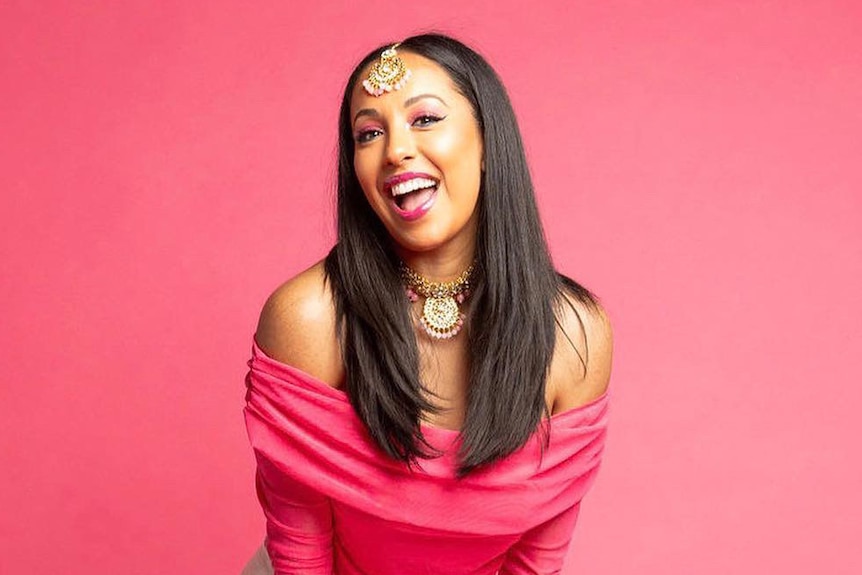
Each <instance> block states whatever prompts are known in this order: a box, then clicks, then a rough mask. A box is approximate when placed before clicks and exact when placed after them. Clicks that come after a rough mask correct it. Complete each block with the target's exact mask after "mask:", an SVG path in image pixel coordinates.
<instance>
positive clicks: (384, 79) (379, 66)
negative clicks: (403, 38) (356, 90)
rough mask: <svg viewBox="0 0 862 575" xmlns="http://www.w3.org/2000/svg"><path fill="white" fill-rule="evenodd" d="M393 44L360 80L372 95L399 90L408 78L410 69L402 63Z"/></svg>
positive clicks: (396, 45)
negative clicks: (366, 75)
mask: <svg viewBox="0 0 862 575" xmlns="http://www.w3.org/2000/svg"><path fill="white" fill-rule="evenodd" d="M397 47H398V44H393V45H392V47H391V48H387V49H386V50H384V51H383V53H382V54H380V61H379V62H375V63H374V65H373V66H371V70H370V71H369V72H368V78H366V79H365V80H363V81H362V87H363V88H365V91H366V92H368V93H369V94H371V95H372V96H380V95H382V94H385V93H386V92H391V91H392V90H400V89H401V87H402V86H404V84H405V82H407V80H409V79H410V70H408V69H407V66H405V65H404V60H402V59H401V58H399V57H398V53H397V52H396V51H395V48H397Z"/></svg>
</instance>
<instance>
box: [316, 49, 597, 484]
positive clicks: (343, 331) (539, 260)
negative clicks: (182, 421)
mask: <svg viewBox="0 0 862 575" xmlns="http://www.w3.org/2000/svg"><path fill="white" fill-rule="evenodd" d="M388 46H391V44H387V45H384V46H381V47H380V48H378V49H376V50H374V51H372V52H370V53H369V54H368V55H367V56H366V57H365V58H364V59H363V60H362V61H361V62H360V63H359V64H358V65H357V66H356V68H355V70H354V71H353V73H352V74H351V76H350V79H349V80H348V82H347V86H346V87H345V90H344V97H343V99H342V102H341V112H340V116H339V133H338V134H339V152H338V195H337V203H338V208H337V211H338V243H337V244H336V246H335V247H334V248H333V249H332V251H331V252H330V253H329V255H328V256H327V257H326V262H325V267H326V274H327V277H328V279H329V281H330V283H331V286H332V291H333V294H334V299H335V307H336V314H337V325H338V326H339V337H340V341H341V347H342V352H343V356H344V362H345V371H346V390H347V393H348V396H349V397H350V401H351V402H352V404H353V407H354V409H355V410H356V412H357V414H358V415H359V417H360V418H361V419H362V421H363V422H364V423H365V425H366V427H367V429H368V431H369V433H370V434H371V436H372V438H373V439H374V440H375V442H376V443H377V444H378V445H379V446H380V447H381V448H382V449H383V450H384V451H385V452H386V453H388V454H389V455H390V456H391V457H393V458H395V459H397V460H401V461H405V462H407V463H408V464H410V463H413V462H415V461H416V460H417V458H427V457H433V456H434V455H435V452H434V451H433V449H432V448H431V446H430V445H429V444H428V443H426V442H425V441H424V438H423V436H422V433H421V428H420V415H421V414H422V413H423V412H435V411H436V410H435V407H434V405H432V404H431V403H430V402H429V401H428V400H426V399H425V397H423V393H422V392H423V388H422V384H421V383H420V381H419V351H418V347H417V344H416V339H415V337H416V336H415V333H414V327H413V323H412V320H411V317H410V311H409V306H408V302H407V300H406V298H405V297H404V288H403V286H402V283H401V279H400V276H399V273H398V261H397V258H396V256H395V253H394V251H393V249H392V247H391V246H392V241H393V240H392V239H391V238H390V236H389V234H388V233H387V231H386V229H385V228H384V226H383V224H382V223H381V221H380V220H379V219H378V218H377V216H376V214H375V213H374V212H373V210H372V209H371V207H370V205H369V204H368V202H367V200H366V199H365V195H364V194H363V192H362V188H361V187H360V185H359V181H358V179H357V177H356V173H355V171H354V168H353V153H354V141H353V133H352V128H351V120H350V101H351V95H352V93H353V89H354V86H355V85H356V82H357V81H358V80H359V74H360V72H361V71H362V70H363V69H364V68H365V67H366V66H367V65H368V64H369V63H370V62H371V61H373V60H374V59H376V58H377V57H379V55H380V52H381V51H382V50H383V49H385V48H386V47H388ZM399 50H400V51H403V52H412V53H414V54H417V55H420V56H423V57H425V58H428V59H430V60H432V61H434V62H436V63H437V64H438V65H439V66H441V67H442V68H443V69H444V70H445V71H446V72H447V73H448V74H449V76H450V78H451V79H452V81H453V83H454V85H455V86H456V88H457V90H458V91H459V92H460V93H461V94H462V95H463V96H464V97H465V98H467V100H469V102H470V104H471V105H472V107H473V112H474V115H475V117H476V119H477V121H478V123H479V127H480V130H481V134H482V138H483V143H484V148H483V149H484V162H485V172H484V175H483V179H482V184H481V189H480V193H479V204H478V207H477V209H478V210H479V224H478V236H477V242H476V254H475V257H476V267H475V270H474V276H473V277H474V279H473V281H471V284H472V285H473V286H475V287H474V291H473V294H472V295H471V306H470V311H469V314H470V315H469V318H468V321H467V325H468V326H469V329H468V330H466V332H467V334H468V338H469V340H468V345H469V356H470V361H471V363H470V372H469V374H470V381H469V390H468V399H467V411H466V419H465V421H464V425H463V427H462V430H461V447H460V452H459V468H458V476H459V477H463V476H465V475H466V474H468V473H469V472H471V471H472V470H474V469H476V468H477V467H480V466H483V465H487V464H489V463H492V462H494V461H496V460H499V459H501V458H503V457H505V456H506V455H508V454H510V453H512V452H513V451H515V450H517V449H518V448H519V447H521V446H522V445H524V443H526V441H527V440H528V439H529V438H530V436H531V435H532V434H533V433H534V432H535V431H536V429H537V427H538V425H539V423H540V421H541V418H542V416H543V415H545V416H548V415H549V414H548V411H547V406H546V404H545V381H546V379H547V375H548V370H549V366H550V363H551V358H552V355H553V352H554V343H555V329H556V324H557V317H556V313H557V312H558V311H559V306H561V305H564V302H566V303H567V302H568V300H567V299H565V298H564V296H563V293H564V292H566V293H567V294H568V295H569V297H572V298H574V299H576V300H578V301H580V302H582V303H583V304H585V305H587V306H595V305H596V300H595V298H594V296H593V295H592V294H591V293H590V292H589V291H587V290H586V289H585V288H583V287H582V286H580V285H579V284H577V283H576V282H574V281H573V280H571V279H569V278H566V277H564V276H562V275H560V274H558V273H557V272H556V271H555V270H554V267H553V264H552V262H551V258H550V255H549V253H548V247H547V244H546V241H545V237H544V233H543V231H542V226H541V222H540V221H539V212H538V209H537V207H536V202H535V197H534V193H533V184H532V181H531V179H530V173H529V169H528V167H527V160H526V157H525V155H524V148H523V144H522V142H521V135H520V132H519V131H518V127H517V122H516V119H515V113H514V111H513V110H512V105H511V103H510V101H509V97H508V95H507V94H506V89H505V88H504V87H503V84H502V83H501V82H500V79H499V78H498V77H497V74H496V73H495V72H494V70H493V69H492V68H491V66H490V65H489V64H488V63H487V62H486V61H485V60H484V59H483V58H482V57H481V56H480V55H479V54H477V53H476V52H474V51H473V50H471V49H470V48H468V47H467V46H465V45H464V44H462V43H460V42H458V41H457V40H454V39H452V38H449V37H447V36H443V35H439V34H424V35H420V36H413V37H411V38H408V39H406V40H403V41H402V42H401V44H400V46H399ZM569 305H571V304H569ZM572 309H573V310H574V307H573V308H572ZM582 361H583V358H582Z"/></svg>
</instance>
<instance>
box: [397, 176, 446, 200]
mask: <svg viewBox="0 0 862 575" xmlns="http://www.w3.org/2000/svg"><path fill="white" fill-rule="evenodd" d="M436 185H437V182H435V181H434V180H429V179H428V178H413V179H410V180H407V181H406V182H400V183H397V184H395V185H394V186H392V189H391V191H392V195H393V196H402V195H404V194H409V193H410V192H415V191H416V190H419V189H421V188H429V187H431V186H436Z"/></svg>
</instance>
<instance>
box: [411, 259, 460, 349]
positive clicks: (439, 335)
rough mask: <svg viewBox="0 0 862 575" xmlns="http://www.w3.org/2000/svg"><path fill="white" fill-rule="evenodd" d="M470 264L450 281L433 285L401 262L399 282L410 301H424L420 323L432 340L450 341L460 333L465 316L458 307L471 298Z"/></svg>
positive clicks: (433, 283)
mask: <svg viewBox="0 0 862 575" xmlns="http://www.w3.org/2000/svg"><path fill="white" fill-rule="evenodd" d="M472 274H473V264H470V267H468V268H467V269H466V270H464V272H463V273H462V274H461V275H460V276H458V277H457V278H455V279H454V280H452V281H450V282H432V281H430V280H428V279H426V278H424V277H422V276H421V275H419V274H418V273H416V272H415V271H413V270H411V269H410V268H409V267H407V264H405V263H404V262H401V279H402V281H403V282H404V285H405V288H406V291H407V298H408V299H409V300H410V301H411V302H415V301H418V300H419V297H420V296H421V297H424V298H425V304H424V305H423V306H422V316H421V317H420V318H419V322H420V323H421V324H422V328H423V329H424V330H425V333H427V334H428V335H429V336H431V337H433V338H434V339H449V338H450V337H454V336H455V335H457V334H458V332H459V331H461V327H462V326H463V325H464V314H463V313H461V309H460V308H459V307H458V306H459V305H460V304H462V303H464V300H465V299H467V298H468V297H469V296H470V276H471V275H472Z"/></svg>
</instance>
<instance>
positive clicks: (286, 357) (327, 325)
mask: <svg viewBox="0 0 862 575" xmlns="http://www.w3.org/2000/svg"><path fill="white" fill-rule="evenodd" d="M255 340H256V341H257V344H258V346H259V347H260V348H261V349H262V350H263V351H264V352H265V353H266V354H267V355H268V356H269V357H271V358H273V359H275V360H277V361H279V362H282V363H286V364H288V365H291V366H293V367H296V368H298V369H300V370H302V371H304V372H306V373H309V374H310V375H312V376H314V377H316V378H317V379H319V380H321V381H324V382H326V383H329V384H330V385H332V386H333V387H338V386H339V384H340V383H341V381H342V380H343V377H344V367H343V363H342V360H341V356H340V351H339V347H338V342H337V339H336V336H335V310H334V306H333V304H332V298H331V296H330V292H329V289H328V286H327V284H326V282H325V275H324V273H323V266H322V264H317V265H315V266H313V267H311V268H310V269H308V270H306V271H305V272H303V273H301V274H299V275H298V276H296V277H295V278H293V279H291V280H290V281H288V282H287V283H285V284H284V285H282V286H281V287H279V288H278V289H277V290H276V291H275V292H274V293H273V294H272V295H271V296H270V297H269V299H268V300H267V302H266V304H265V305H264V307H263V311H262V312H261V316H260V321H259V323H258V328H257V332H256V333H255ZM276 463H277V464H278V465H277V464H276ZM283 463H284V462H273V461H269V460H268V459H267V458H266V457H265V456H263V455H262V454H261V453H258V461H257V475H256V485H257V496H258V500H259V501H260V504H261V507H262V508H263V512H264V515H265V516H266V531H267V539H266V542H265V548H264V549H262V550H258V552H257V553H256V554H255V556H254V557H253V558H252V560H251V561H250V562H249V565H248V566H247V567H246V569H247V570H248V569H252V570H253V571H251V573H273V572H274V573H276V574H278V575H288V574H294V573H302V574H313V575H331V573H332V506H331V503H330V501H329V499H328V498H326V497H325V496H323V495H321V494H320V493H319V492H318V491H316V490H315V489H313V488H312V487H310V486H308V485H305V484H302V483H300V482H298V481H295V480H293V479H291V478H290V477H288V476H286V475H285V474H284V473H283V472H282V471H280V470H279V469H278V468H279V467H280V466H281V465H283Z"/></svg>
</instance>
